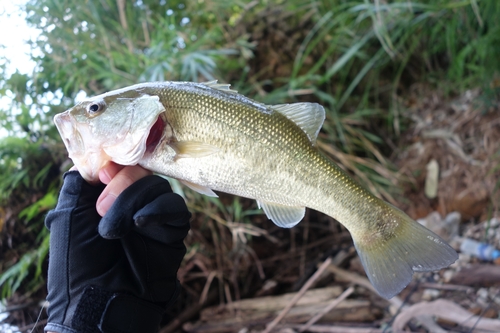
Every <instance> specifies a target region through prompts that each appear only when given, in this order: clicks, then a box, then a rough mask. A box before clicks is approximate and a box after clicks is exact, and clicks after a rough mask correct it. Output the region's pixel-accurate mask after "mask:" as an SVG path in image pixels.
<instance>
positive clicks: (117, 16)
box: [0, 0, 500, 297]
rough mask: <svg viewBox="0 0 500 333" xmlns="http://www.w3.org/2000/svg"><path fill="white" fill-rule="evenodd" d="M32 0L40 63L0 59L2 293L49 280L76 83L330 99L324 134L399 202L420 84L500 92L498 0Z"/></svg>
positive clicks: (213, 209) (238, 210)
mask: <svg viewBox="0 0 500 333" xmlns="http://www.w3.org/2000/svg"><path fill="white" fill-rule="evenodd" d="M24 10H26V12H27V14H28V22H29V24H31V25H32V26H34V27H36V28H38V29H40V31H41V34H40V36H39V37H38V39H37V41H36V42H34V45H33V48H34V52H33V59H34V60H35V61H36V64H37V66H36V68H35V70H34V72H33V73H31V74H29V75H22V74H19V73H14V74H13V75H9V76H7V75H5V74H4V73H5V72H4V71H0V73H3V76H1V77H0V93H1V94H3V95H6V96H10V97H11V99H12V103H11V105H10V106H9V107H7V108H5V109H4V110H0V126H1V127H3V128H4V129H5V130H6V131H7V133H8V136H7V137H4V138H1V139H0V207H1V210H0V231H1V234H0V247H1V252H0V272H2V275H0V285H2V288H3V289H2V297H8V296H11V295H12V293H13V292H15V291H16V290H17V289H18V288H19V287H20V286H23V288H22V292H24V293H28V294H29V293H32V292H38V291H39V288H40V286H43V285H44V274H42V271H43V269H44V258H45V255H46V253H47V232H46V231H45V229H44V228H43V226H42V225H43V224H42V223H43V215H44V213H45V212H46V211H47V210H48V209H50V208H51V207H53V205H54V204H55V200H56V197H57V191H58V188H59V185H60V174H61V172H62V171H63V170H64V169H66V168H67V166H68V163H67V161H66V157H65V156H66V155H65V154H66V153H65V150H64V147H63V145H62V144H61V142H60V140H59V136H58V134H57V132H56V130H55V128H54V126H53V124H52V122H51V119H52V117H53V115H54V114H56V113H58V112H61V111H63V110H65V109H66V108H68V107H70V106H71V105H72V104H74V99H75V98H76V97H77V96H78V97H79V98H81V97H82V96H84V95H85V94H86V95H94V94H98V93H102V92H104V91H108V90H111V89H115V88H119V87H124V86H127V85H131V84H135V83H137V82H143V81H155V80H186V81H208V80H212V79H218V80H220V81H221V82H228V83H231V84H232V85H233V88H234V89H236V90H238V91H239V92H240V93H242V94H244V95H247V96H249V97H252V98H255V99H257V100H260V101H263V102H265V103H268V104H280V103H290V102H295V101H316V102H319V103H321V104H323V105H324V106H325V108H326V110H327V120H326V122H325V125H324V127H323V129H322V132H321V134H320V143H319V145H320V147H321V148H322V149H323V150H324V151H325V152H326V153H327V154H328V155H330V156H331V157H332V158H333V159H334V160H336V161H337V162H338V163H339V164H340V165H342V166H343V167H344V168H345V169H347V170H348V171H349V172H351V173H352V174H353V175H355V177H356V178H357V179H358V180H359V181H360V182H362V183H363V184H364V185H366V186H368V187H369V188H370V189H371V190H372V191H374V192H375V193H377V194H379V195H381V196H383V197H385V198H386V199H387V200H389V201H392V202H395V200H394V199H393V195H394V193H395V191H396V189H395V185H396V184H397V182H398V181H399V180H400V179H399V178H398V176H397V174H396V173H395V171H394V167H393V165H392V164H391V163H390V157H391V154H392V153H393V151H394V150H395V149H396V148H397V146H398V144H397V142H398V139H399V137H400V134H401V133H402V131H404V129H405V126H406V124H407V121H408V120H407V119H408V114H407V112H406V106H405V105H404V103H403V102H402V98H401V96H404V94H405V93H407V92H408V91H409V90H410V89H411V87H412V84H414V83H416V82H425V84H428V85H429V86H431V87H433V88H434V89H437V90H440V91H443V92H445V93H447V94H450V95H451V94H456V93H459V92H461V91H464V90H466V89H470V88H473V87H481V88H482V91H483V96H482V101H484V102H485V103H488V101H489V100H491V99H494V98H498V96H499V86H500V84H498V80H499V72H500V62H498V57H496V56H492V55H498V54H500V21H499V20H498V17H500V2H499V1H495V0H489V1H488V0H486V1H479V0H463V1H459V0H443V1H437V0H421V1H407V0H399V1H390V2H387V1H381V0H380V1H379V0H375V1H368V0H365V1H349V0H344V1H342V0H308V1H307V0H293V1H269V0H256V1H252V2H245V1H211V0H204V1H181V0H174V1H166V0H161V1H156V0H155V1H153V0H136V1H125V0H87V1H66V0H30V1H28V3H27V5H26V8H25V9H24ZM7 61H8V59H7ZM189 196H190V197H189V198H190V199H191V201H192V203H191V205H192V206H191V207H192V209H194V210H195V211H198V212H203V213H204V214H206V215H207V216H211V217H212V218H213V219H214V220H216V221H219V222H220V223H221V224H224V223H226V224H227V222H225V221H228V219H232V220H234V221H244V222H245V221H246V222H248V221H249V220H250V218H251V217H252V214H253V213H255V212H254V211H253V210H252V209H253V208H254V207H249V206H248V205H245V204H243V205H242V204H241V203H240V201H239V200H237V199H234V200H232V201H231V202H230V203H229V204H225V205H223V204H221V203H220V202H219V201H217V202H212V201H211V200H209V199H206V198H200V197H199V196H196V195H194V194H189ZM247 231H248V230H247ZM26 277H28V279H26ZM42 294H43V292H42Z"/></svg>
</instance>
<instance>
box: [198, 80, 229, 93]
mask: <svg viewBox="0 0 500 333" xmlns="http://www.w3.org/2000/svg"><path fill="white" fill-rule="evenodd" d="M202 84H204V85H206V86H207V87H210V88H213V89H217V90H221V91H223V92H227V93H231V94H237V93H238V92H237V91H236V90H232V89H230V88H229V87H231V85H230V84H227V83H217V80H213V81H208V82H203V83H202Z"/></svg>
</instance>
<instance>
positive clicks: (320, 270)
mask: <svg viewBox="0 0 500 333" xmlns="http://www.w3.org/2000/svg"><path fill="white" fill-rule="evenodd" d="M331 262H332V259H331V258H330V257H328V259H326V260H325V261H324V262H323V264H321V266H320V267H319V268H318V270H317V271H316V272H315V273H314V274H313V275H312V276H311V277H310V278H309V280H307V282H306V283H305V284H304V285H303V286H302V288H300V290H299V292H298V293H297V294H296V295H295V296H294V298H293V299H292V300H291V301H290V303H289V304H288V305H287V306H286V307H285V308H284V309H283V310H282V311H281V313H280V314H279V315H278V316H277V317H276V318H275V319H274V320H273V321H272V322H271V323H269V324H268V325H267V327H266V329H265V330H264V331H263V332H262V333H269V332H271V331H272V329H273V328H275V327H276V325H278V323H279V322H280V321H281V320H282V319H283V318H284V317H285V316H286V314H287V313H288V312H289V311H290V310H291V309H292V307H293V306H294V305H295V304H296V303H297V302H298V300H299V299H300V298H301V297H302V296H303V295H304V293H305V292H306V291H307V290H308V289H309V288H310V287H311V286H312V285H313V283H314V282H315V281H316V280H317V279H318V278H319V277H320V276H321V274H323V271H324V270H325V269H326V268H327V267H328V266H329V265H330V263H331Z"/></svg>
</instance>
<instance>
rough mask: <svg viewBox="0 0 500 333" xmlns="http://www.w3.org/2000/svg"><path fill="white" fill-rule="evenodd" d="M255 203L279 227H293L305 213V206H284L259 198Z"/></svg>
mask: <svg viewBox="0 0 500 333" xmlns="http://www.w3.org/2000/svg"><path fill="white" fill-rule="evenodd" d="M257 205H258V206H259V208H262V209H263V210H264V213H266V216H267V218H268V219H270V220H271V221H273V222H274V224H276V225H277V226H278V227H281V228H291V227H293V226H294V225H296V224H297V223H299V222H300V221H301V220H302V219H303V218H304V215H305V214H306V208H305V207H295V206H285V205H280V204H276V203H272V202H265V201H259V200H257Z"/></svg>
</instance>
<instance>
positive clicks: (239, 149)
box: [54, 82, 457, 298]
mask: <svg viewBox="0 0 500 333" xmlns="http://www.w3.org/2000/svg"><path fill="white" fill-rule="evenodd" d="M324 119H325V111H324V109H323V107H322V106H320V105H319V104H316V103H295V104H283V105H274V106H269V105H264V104H261V103H258V102H256V101H253V100H251V99H249V98H246V97H244V96H242V95H240V94H238V93H236V92H235V91H232V90H230V89H229V85H224V84H217V83H216V82H208V83H204V84H203V83H201V84H199V83H191V82H155V83H143V84H137V85H134V86H131V87H127V88H123V89H119V90H115V91H111V92H108V93H105V94H102V95H99V96H96V97H92V98H88V99H86V100H85V101H83V102H81V103H79V104H77V105H76V106H74V107H73V108H71V109H69V110H67V111H65V112H63V113H61V114H58V115H56V116H55V119H54V121H55V123H56V126H57V128H58V130H59V132H60V134H61V137H62V138H63V141H64V143H65V145H66V147H67V150H68V152H69V157H70V158H71V159H72V160H73V162H74V163H75V165H76V166H77V167H78V170H79V171H80V173H81V174H82V176H83V177H84V178H85V179H86V180H87V181H89V182H91V183H92V182H94V183H95V182H98V172H99V170H100V169H101V168H102V167H103V166H104V165H105V164H106V163H108V162H109V161H113V162H116V163H118V164H122V165H136V164H139V165H141V166H143V167H144V168H146V169H149V170H152V171H154V172H157V173H159V174H163V175H166V176H170V177H173V178H176V179H178V180H180V181H181V182H182V183H184V184H186V185H187V186H189V187H190V188H192V189H194V190H196V191H198V192H200V193H203V194H206V195H211V196H216V194H215V193H214V192H213V190H216V191H222V192H227V193H231V194H234V195H238V196H242V197H246V198H251V199H255V200H257V202H258V205H259V207H261V208H262V209H263V210H264V212H265V214H266V215H267V217H268V218H269V219H271V220H272V221H273V222H274V223H275V224H277V225H278V226H280V227H284V228H290V227H293V226H294V225H296V224H297V223H298V222H300V220H301V219H302V218H303V217H304V214H305V207H309V208H311V209H315V210H317V211H320V212H322V213H324V214H327V215H329V216H331V217H333V218H335V219H336V220H338V221H339V222H340V223H342V224H343V225H344V226H345V227H346V228H347V229H348V230H349V232H350V233H351V235H352V238H353V241H354V245H355V247H356V249H357V251H358V254H359V257H360V258H361V262H362V264H363V266H364V268H365V270H366V273H367V276H368V278H369V279H370V281H371V283H372V284H373V286H374V287H375V289H376V290H377V291H378V292H379V294H380V295H381V296H383V297H385V298H391V297H393V296H394V295H396V294H397V293H399V292H400V291H401V290H402V289H403V288H404V287H405V286H406V285H408V283H409V282H410V281H411V278H412V275H413V271H433V270H438V269H441V268H444V267H447V266H448V265H450V264H451V263H453V262H454V261H455V260H456V259H457V253H456V252H455V250H453V248H451V247H450V246H449V245H448V244H447V243H446V242H445V241H443V240H442V239H441V238H440V237H439V236H437V235H435V234H434V233H432V232H431V231H429V230H427V229H426V228H424V227H423V226H421V225H420V224H418V223H417V222H415V221H413V220H412V219H411V218H410V217H408V216H407V215H406V214H405V213H404V212H402V211H401V210H399V209H397V208H395V207H393V206H392V205H390V204H388V203H386V202H385V201H383V200H381V199H379V198H377V197H375V196H374V195H372V194H371V193H370V192H368V191H367V190H366V189H364V188H363V187H361V186H360V185H358V184H357V183H356V182H355V181H354V180H353V179H351V178H350V177H349V176H348V175H347V174H346V173H345V172H344V171H343V170H342V169H341V168H339V167H338V166H337V165H336V164H335V163H334V162H332V161H331V160H330V159H328V158H327V157H325V156H324V155H323V154H321V153H320V152H319V151H318V149H317V147H316V145H315V143H316V137H317V135H318V133H319V130H320V128H321V126H322V125H323V121H324Z"/></svg>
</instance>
